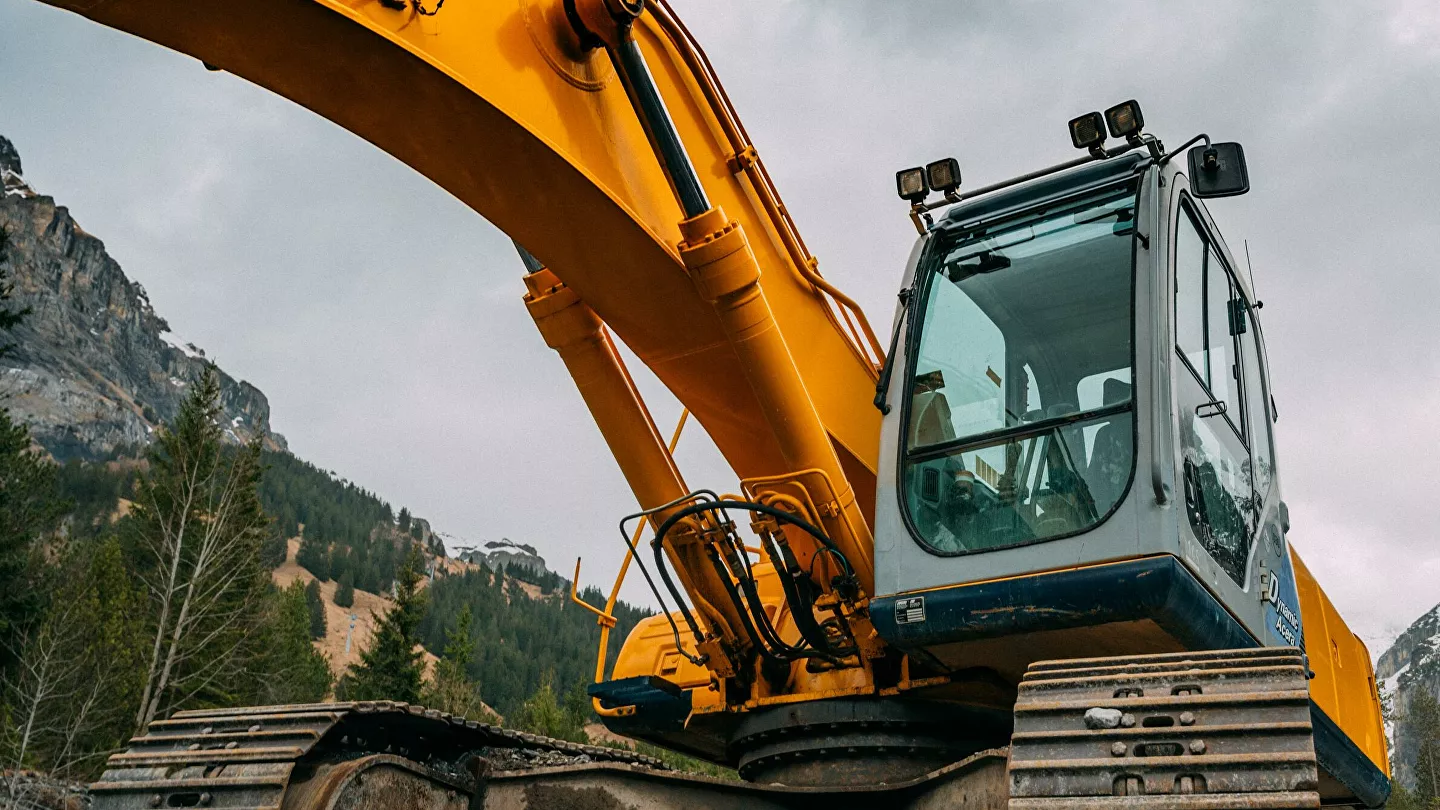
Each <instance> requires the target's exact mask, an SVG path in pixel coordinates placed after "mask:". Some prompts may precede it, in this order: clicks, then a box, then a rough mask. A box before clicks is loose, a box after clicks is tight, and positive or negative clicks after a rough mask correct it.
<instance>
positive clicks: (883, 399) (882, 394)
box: [875, 286, 915, 414]
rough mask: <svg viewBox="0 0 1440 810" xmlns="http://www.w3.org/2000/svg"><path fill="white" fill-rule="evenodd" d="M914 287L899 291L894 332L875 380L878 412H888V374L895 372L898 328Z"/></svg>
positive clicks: (907, 314)
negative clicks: (877, 378)
mask: <svg viewBox="0 0 1440 810" xmlns="http://www.w3.org/2000/svg"><path fill="white" fill-rule="evenodd" d="M914 289H915V288H914V287H913V286H911V287H906V288H905V289H903V290H901V291H900V317H898V318H896V319H895V332H894V333H893V334H891V335H890V351H888V352H886V353H885V363H884V365H882V366H881V367H880V379H879V380H877V381H876V382H875V407H876V408H879V409H880V413H882V414H889V413H890V403H889V402H888V401H887V400H888V399H889V397H888V394H889V391H890V375H892V374H894V373H895V350H896V349H897V348H899V346H900V330H901V329H904V328H905V320H906V319H907V318H908V317H909V315H910V297H911V293H912V292H913V291H914Z"/></svg>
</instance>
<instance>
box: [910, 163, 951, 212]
mask: <svg viewBox="0 0 1440 810" xmlns="http://www.w3.org/2000/svg"><path fill="white" fill-rule="evenodd" d="M956 174H957V176H958V174H959V173H958V172H957V173H956ZM895 191H896V192H897V193H898V194H899V195H900V199H902V200H905V201H906V202H908V203H912V204H913V203H920V202H924V201H925V197H926V196H928V195H929V194H930V186H929V185H927V184H926V182H925V170H924V169H922V168H921V167H919V166H916V167H915V168H913V169H901V170H900V171H898V172H896V173H895Z"/></svg>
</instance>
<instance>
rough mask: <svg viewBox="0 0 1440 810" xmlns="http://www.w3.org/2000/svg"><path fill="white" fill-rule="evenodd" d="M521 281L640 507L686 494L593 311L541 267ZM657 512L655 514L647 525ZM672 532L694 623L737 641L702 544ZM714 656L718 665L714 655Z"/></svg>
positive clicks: (731, 610)
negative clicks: (696, 617)
mask: <svg viewBox="0 0 1440 810" xmlns="http://www.w3.org/2000/svg"><path fill="white" fill-rule="evenodd" d="M525 286H526V287H527V289H528V292H527V294H526V295H525V306H526V308H527V309H528V310H529V311H530V315H531V317H532V318H534V319H535V325H536V326H537V327H538V328H539V329H540V334H541V336H542V337H544V339H545V344H546V345H547V346H549V347H550V348H552V349H554V350H555V351H556V352H558V353H559V354H560V359H561V360H562V361H563V362H564V363H565V368H566V370H568V371H569V372H570V376H571V377H572V378H573V379H574V381H575V387H576V388H578V389H579V390H580V396H581V398H583V399H584V400H585V406H586V407H587V408H588V409H589V410H590V415H591V416H592V417H593V418H594V419H595V424H596V425H597V426H598V427H599V428H600V435H601V436H603V437H604V438H605V444H606V445H607V446H608V447H609V448H610V452H611V454H612V455H614V457H615V460H616V461H617V462H618V463H619V464H620V472H621V473H622V474H623V475H624V476H625V480H626V481H627V482H628V483H629V484H630V489H631V491H632V492H634V493H635V499H636V500H637V501H639V503H640V506H641V508H643V509H654V508H655V507H658V506H660V505H662V504H666V503H669V502H671V501H673V500H675V499H677V498H680V497H682V496H684V495H686V494H687V493H688V492H689V489H688V488H687V487H686V486H685V481H684V479H683V478H682V477H681V475H680V470H679V468H678V467H676V465H675V459H674V458H673V457H672V456H671V455H670V450H669V448H667V447H666V446H665V441H664V439H663V438H662V437H661V435H660V431H659V430H658V429H657V428H656V427H655V422H654V420H653V419H652V418H651V416H650V410H649V409H648V408H646V407H645V402H644V400H643V399H642V398H641V396H640V392H639V390H638V389H636V387H635V382H634V380H633V379H631V377H630V373H629V371H628V370H627V369H626V368H625V364H624V361H623V360H622V359H621V357H620V353H619V352H618V351H617V350H616V348H615V344H614V342H613V341H612V340H611V339H610V334H609V331H608V330H606V329H605V326H604V323H603V322H602V321H601V320H600V317H599V316H598V315H596V314H595V311H594V310H592V309H591V308H590V307H589V305H587V304H586V303H585V302H584V301H582V300H580V297H579V296H578V295H576V294H575V291H574V290H571V289H570V288H569V287H567V286H565V285H564V284H563V283H562V282H561V281H560V280H559V278H557V277H556V276H555V274H554V273H553V272H551V271H550V270H549V269H545V268H542V269H540V270H538V271H536V272H533V273H530V274H529V275H527V276H526V277H525ZM664 517H665V516H664V514H663V513H662V514H660V515H656V518H655V525H658V524H659V522H660V521H663V520H664ZM676 535H677V537H676V538H675V542H667V544H666V551H667V552H668V553H669V554H670V559H671V562H672V564H673V566H674V568H675V570H676V571H677V572H678V574H679V577H680V580H681V584H682V585H683V587H684V589H685V591H686V592H687V593H688V594H690V596H691V598H692V600H693V601H694V603H695V608H696V612H697V613H699V614H700V616H701V618H702V621H704V622H705V623H706V624H708V627H706V628H702V629H706V630H708V631H709V632H711V633H713V634H715V635H717V636H719V637H720V638H722V639H724V640H725V641H726V642H728V643H732V644H739V645H743V644H744V643H745V642H744V637H743V636H741V635H739V630H740V628H742V627H743V625H742V624H741V622H740V618H739V614H738V613H737V612H736V610H735V607H734V605H733V604H731V602H730V601H729V599H728V598H726V596H725V594H726V591H725V586H724V583H722V582H720V581H719V579H718V577H717V574H716V573H715V570H714V568H713V567H712V566H711V564H710V562H709V560H708V558H707V557H706V556H705V549H704V548H703V547H702V546H701V544H700V543H699V542H698V541H693V540H692V541H690V542H686V536H685V535H682V534H681V533H678V532H677V533H676ZM689 537H692V538H693V535H689ZM698 642H699V640H697V645H698ZM712 658H713V656H712ZM714 663H716V664H720V665H721V669H724V668H726V667H725V666H724V665H723V664H722V662H718V661H717V662H714Z"/></svg>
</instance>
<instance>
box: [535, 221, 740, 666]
mask: <svg viewBox="0 0 1440 810" xmlns="http://www.w3.org/2000/svg"><path fill="white" fill-rule="evenodd" d="M515 247H517V248H519V250H520V256H521V258H522V259H523V258H525V257H526V256H528V255H529V253H528V252H527V251H526V250H525V248H523V247H521V246H520V244H519V243H516V245H515ZM703 496H709V498H710V500H712V501H718V500H719V499H720V498H719V496H718V495H716V494H715V492H714V491H713V490H708V489H697V490H695V491H694V492H691V493H688V494H686V495H683V496H681V497H679V498H676V499H675V500H673V501H670V502H669V503H662V504H660V505H659V506H657V507H654V508H653V509H645V510H642V511H640V512H636V513H634V514H632V515H626V516H625V517H623V518H621V519H620V539H622V540H624V541H625V547H626V548H628V549H630V556H631V557H633V558H634V559H635V565H637V566H639V568H640V573H641V574H642V575H644V577H645V584H647V585H649V586H650V593H651V594H653V595H654V596H655V601H656V602H658V603H659V604H660V611H661V612H662V613H664V614H665V620H666V621H668V622H669V623H670V630H671V631H672V632H673V633H674V634H675V649H676V650H678V651H679V652H680V654H681V655H683V656H685V657H686V658H687V659H689V660H690V662H691V663H692V664H695V665H696V666H702V665H704V663H705V657H704V656H699V657H696V656H692V655H690V654H689V653H687V652H685V646H684V644H683V643H682V642H681V641H680V628H679V627H678V626H677V625H676V624H675V617H674V616H671V615H670V609H669V608H668V607H666V606H665V599H664V598H663V597H662V596H660V589H659V588H656V587H655V581H654V580H653V579H651V578H650V572H649V571H648V570H646V569H645V560H644V559H642V558H641V557H640V552H639V551H637V550H636V549H635V544H634V543H632V542H631V541H630V533H629V532H627V531H626V530H625V524H626V523H629V522H630V521H632V520H635V519H637V518H646V517H649V516H651V515H653V514H655V513H656V512H661V511H664V510H666V509H670V508H672V507H674V506H676V505H677V504H682V503H684V502H686V501H690V500H695V499H698V498H701V497H703ZM659 568H660V575H661V578H662V579H664V580H665V584H666V586H667V587H668V589H669V590H670V595H671V596H673V597H674V598H675V603H676V607H677V608H678V609H679V611H680V615H681V616H683V617H684V618H685V623H686V624H687V625H688V626H689V627H690V632H691V633H693V634H694V636H695V642H696V643H697V644H698V643H699V642H700V640H701V639H703V638H704V636H703V635H702V634H701V632H700V625H699V624H698V623H697V622H696V621H695V617H694V616H692V615H691V614H690V610H689V608H687V607H686V606H685V600H684V599H683V598H681V596H680V594H679V593H677V592H676V590H675V586H674V584H673V583H671V582H670V577H669V576H668V575H667V574H666V571H665V566H664V565H660V566H659Z"/></svg>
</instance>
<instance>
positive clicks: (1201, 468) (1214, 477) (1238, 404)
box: [1175, 212, 1256, 585]
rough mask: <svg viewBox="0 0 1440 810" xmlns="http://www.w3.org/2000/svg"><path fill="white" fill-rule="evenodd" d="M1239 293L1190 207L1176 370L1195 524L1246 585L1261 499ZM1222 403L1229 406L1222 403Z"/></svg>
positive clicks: (1178, 283) (1181, 242) (1181, 243)
mask: <svg viewBox="0 0 1440 810" xmlns="http://www.w3.org/2000/svg"><path fill="white" fill-rule="evenodd" d="M1237 297H1238V296H1237V295H1236V293H1235V286H1234V285H1233V283H1232V282H1231V280H1230V274H1229V272H1228V271H1227V270H1226V268H1225V265H1224V263H1223V262H1222V261H1221V260H1220V257H1219V254H1218V253H1217V252H1216V251H1215V250H1214V249H1213V248H1211V247H1210V246H1209V244H1208V241H1207V240H1206V238H1205V236H1204V235H1203V233H1202V232H1201V231H1200V229H1199V228H1198V227H1197V226H1196V224H1195V222H1194V220H1192V218H1191V216H1190V215H1189V213H1188V212H1183V213H1181V215H1180V221H1179V223H1178V226H1177V232H1176V243H1175V329H1176V335H1175V339H1176V350H1177V351H1178V352H1179V354H1180V355H1181V356H1182V357H1183V358H1184V359H1185V362H1184V363H1181V364H1180V367H1179V368H1178V369H1177V370H1176V372H1175V378H1176V404H1177V405H1178V407H1179V408H1180V447H1181V452H1182V454H1183V457H1184V465H1185V472H1184V482H1185V506H1186V512H1187V514H1188V516H1189V520H1190V527H1191V529H1193V530H1194V532H1195V536H1196V537H1197V538H1199V540H1200V543H1201V545H1203V546H1204V547H1205V550H1206V551H1207V552H1208V553H1209V554H1210V556H1211V557H1213V558H1214V559H1215V561H1216V562H1218V563H1219V564H1220V567H1221V568H1222V569H1224V571H1225V573H1227V574H1228V575H1229V576H1230V577H1231V578H1232V579H1234V580H1235V581H1236V582H1237V583H1240V584H1242V585H1243V584H1244V582H1245V568H1246V565H1247V563H1248V562H1249V559H1250V549H1251V547H1252V545H1253V538H1254V534H1255V515H1256V509H1255V506H1256V499H1255V495H1254V490H1253V489H1252V478H1251V458H1250V451H1249V450H1248V449H1247V447H1246V444H1245V441H1244V438H1243V437H1242V434H1241V430H1242V429H1243V425H1244V417H1243V410H1244V405H1245V402H1246V399H1245V397H1244V395H1243V387H1244V386H1243V385H1242V383H1243V375H1240V374H1237V373H1236V369H1237V351H1236V349H1237V340H1236V338H1237V335H1236V334H1235V333H1236V332H1238V331H1239V330H1238V329H1237V328H1236V327H1238V325H1239V324H1238V323H1237V321H1236V319H1235V318H1234V317H1232V310H1234V305H1233V304H1232V303H1231V302H1232V301H1233V300H1235V299H1236V298H1237ZM1217 403H1223V405H1217Z"/></svg>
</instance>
